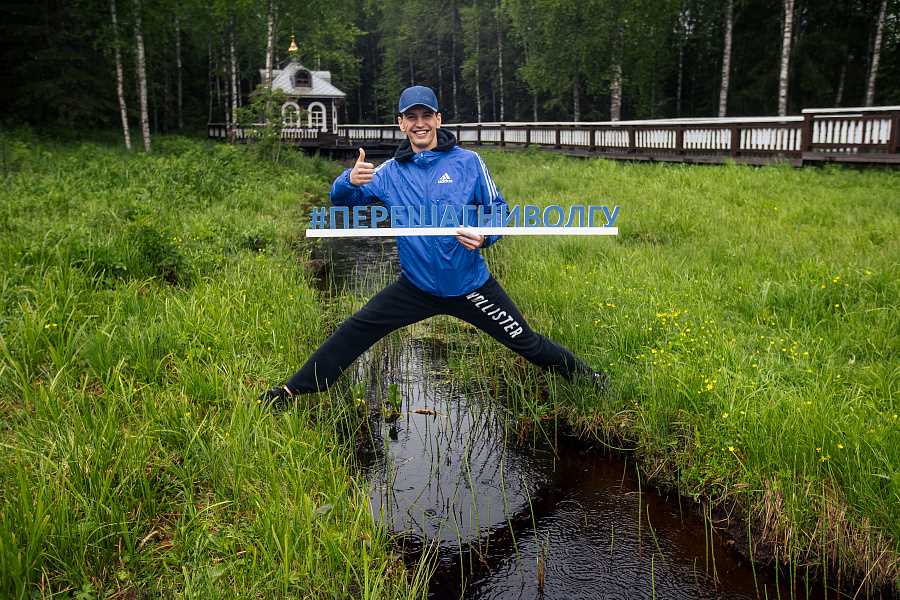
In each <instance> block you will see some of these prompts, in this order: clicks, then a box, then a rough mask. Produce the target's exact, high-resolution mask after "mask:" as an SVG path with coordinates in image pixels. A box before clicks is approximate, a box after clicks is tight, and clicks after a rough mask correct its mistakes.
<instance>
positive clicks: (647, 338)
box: [458, 151, 900, 586]
mask: <svg viewBox="0 0 900 600" xmlns="http://www.w3.org/2000/svg"><path fill="white" fill-rule="evenodd" d="M483 155H484V156H485V160H486V162H487V164H488V166H489V167H490V169H491V171H492V173H493V175H494V178H495V180H496V182H497V185H498V187H499V189H500V190H501V192H502V193H503V194H504V195H505V197H506V199H507V201H508V202H510V203H511V204H513V203H515V204H531V203H533V204H538V205H543V206H546V205H550V204H562V205H563V206H569V205H572V204H609V205H619V206H621V213H620V216H619V220H618V223H617V225H618V226H619V236H618V238H587V239H586V238H573V237H555V238H541V239H526V238H521V237H519V238H513V237H508V238H506V239H504V240H503V241H502V242H501V243H499V244H498V245H497V246H496V247H495V248H496V249H494V250H491V251H489V252H488V253H487V255H488V260H489V263H490V265H491V268H492V270H493V271H494V273H495V274H496V275H497V276H498V279H499V280H500V281H501V283H502V284H503V285H504V286H505V287H506V288H507V290H508V291H509V293H510V295H511V296H512V298H513V299H514V300H515V301H517V302H518V303H519V305H520V308H521V309H522V310H523V312H524V314H525V316H526V317H527V318H529V320H530V324H531V325H532V326H533V327H534V328H535V329H537V330H538V331H540V332H542V333H544V334H545V335H548V336H549V337H551V338H553V339H555V340H557V341H559V342H561V343H564V344H566V345H567V346H569V347H570V348H571V349H572V350H573V351H575V352H576V353H578V354H580V355H582V356H583V357H585V358H586V359H587V360H589V361H590V362H592V363H593V364H594V365H596V366H598V367H602V368H603V369H605V370H606V371H608V372H609V373H610V374H611V377H612V379H613V381H614V384H615V390H614V394H613V395H612V396H611V397H609V398H605V399H604V398H598V397H597V395H596V394H595V393H594V392H593V391H591V390H589V389H585V388H581V387H577V386H575V387H573V386H562V389H560V390H559V391H558V393H557V394H556V395H555V396H554V397H553V398H552V399H550V400H548V401H540V400H539V399H536V397H535V396H534V395H533V394H528V393H523V394H521V396H522V399H523V400H524V403H520V410H521V411H522V412H523V413H526V414H529V415H531V416H532V417H533V418H534V419H539V418H540V417H541V416H545V415H547V414H549V413H554V414H557V415H559V416H561V417H563V418H565V419H566V420H567V421H568V422H569V423H571V424H573V425H574V426H575V427H576V428H578V429H579V430H580V431H582V432H584V433H585V435H588V436H592V437H594V438H597V439H600V440H603V441H605V442H606V443H608V444H610V445H611V446H614V447H627V448H631V449H634V450H635V451H636V452H637V453H638V454H639V455H640V457H641V459H642V460H643V463H644V469H645V471H646V472H648V473H650V474H653V475H654V476H655V477H656V479H657V480H658V481H660V482H662V483H664V484H666V483H667V484H672V485H675V486H677V488H678V489H679V490H680V491H681V492H682V493H684V494H686V495H689V496H693V497H694V498H697V499H706V500H712V501H713V502H714V503H716V504H719V505H721V506H725V507H729V509H730V507H733V506H735V505H736V506H737V507H738V508H740V509H742V510H741V511H739V513H743V516H744V517H745V518H748V519H750V521H751V523H752V525H753V528H752V530H753V531H754V534H755V538H756V539H755V540H754V543H757V544H759V545H760V547H763V546H764V545H768V549H769V550H770V551H771V552H772V553H774V555H775V556H776V557H778V558H780V559H783V560H788V561H792V562H795V563H799V564H808V563H813V564H819V565H826V564H827V565H830V566H832V567H835V568H837V569H838V571H840V572H843V573H844V574H847V575H848V576H849V577H855V578H856V580H857V581H860V580H862V579H863V577H866V585H867V586H870V585H875V586H880V585H889V586H890V585H893V586H898V585H900V420H898V413H900V173H898V172H897V171H884V170H866V171H858V170H851V169H843V168H825V169H818V168H806V169H802V170H796V169H791V168H789V167H782V166H772V167H765V168H750V167H742V166H734V165H726V166H702V167H697V166H685V165H661V164H624V163H617V162H611V161H603V160H580V159H573V158H566V157H560V156H555V155H549V154H545V153H536V152H525V153H500V152H491V151H484V152H483ZM480 357H481V358H480V360H478V361H476V362H475V364H476V365H479V366H478V367H477V368H479V369H482V370H483V371H484V372H485V373H484V374H490V375H492V376H496V374H497V373H506V374H507V375H506V379H507V380H508V381H509V382H511V383H512V387H515V385H517V382H519V381H523V380H525V379H527V378H529V377H532V376H533V373H532V371H530V370H528V369H522V368H521V367H520V366H519V365H517V363H516V360H515V357H514V355H513V354H512V353H510V352H508V351H506V350H505V349H503V348H502V347H500V346H498V345H496V344H493V343H491V342H490V341H489V340H485V341H484V342H483V343H482V344H481V349H480ZM471 359H472V356H471V354H469V355H465V356H461V357H460V359H459V360H458V367H459V368H463V367H464V366H465V365H466V364H469V365H471V364H472V361H471ZM466 368H468V369H471V367H466ZM525 387H527V386H525ZM739 513H735V514H739ZM744 530H746V527H744Z"/></svg>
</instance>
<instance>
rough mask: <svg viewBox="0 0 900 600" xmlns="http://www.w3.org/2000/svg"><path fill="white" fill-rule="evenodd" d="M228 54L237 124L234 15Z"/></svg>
mask: <svg viewBox="0 0 900 600" xmlns="http://www.w3.org/2000/svg"><path fill="white" fill-rule="evenodd" d="M228 55H229V62H230V64H231V121H232V123H233V124H234V125H237V112H236V109H237V107H238V106H240V105H239V104H238V80H237V52H236V51H235V48H234V17H232V18H231V27H229V29H228Z"/></svg>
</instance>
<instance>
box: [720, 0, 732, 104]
mask: <svg viewBox="0 0 900 600" xmlns="http://www.w3.org/2000/svg"><path fill="white" fill-rule="evenodd" d="M733 38H734V0H727V1H726V3H725V44H724V47H723V49H722V84H721V87H720V88H719V117H720V118H721V117H724V116H725V115H726V114H727V113H728V84H729V83H730V81H731V42H732V39H733Z"/></svg>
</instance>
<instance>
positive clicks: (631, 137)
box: [628, 127, 637, 154]
mask: <svg viewBox="0 0 900 600" xmlns="http://www.w3.org/2000/svg"><path fill="white" fill-rule="evenodd" d="M636 137H637V136H635V131H634V127H629V128H628V152H630V153H632V154H634V153H635V152H637V144H636V139H635V138H636Z"/></svg>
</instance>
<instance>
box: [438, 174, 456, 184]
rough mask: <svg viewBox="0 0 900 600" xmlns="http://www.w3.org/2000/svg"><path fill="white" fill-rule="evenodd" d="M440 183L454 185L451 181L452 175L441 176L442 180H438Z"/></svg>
mask: <svg viewBox="0 0 900 600" xmlns="http://www.w3.org/2000/svg"><path fill="white" fill-rule="evenodd" d="M438 183H453V180H452V179H450V173H444V174H443V175H441V178H440V179H438Z"/></svg>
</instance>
